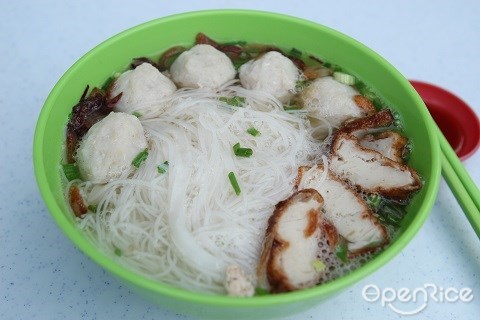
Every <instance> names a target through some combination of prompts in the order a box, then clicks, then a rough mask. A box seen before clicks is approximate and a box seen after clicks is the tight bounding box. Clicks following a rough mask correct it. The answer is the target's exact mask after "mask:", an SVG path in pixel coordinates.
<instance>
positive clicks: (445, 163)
mask: <svg viewBox="0 0 480 320" xmlns="http://www.w3.org/2000/svg"><path fill="white" fill-rule="evenodd" d="M436 128H437V137H438V142H439V144H440V150H441V153H440V157H441V159H440V160H441V164H442V173H443V174H442V175H443V177H444V178H445V180H446V181H447V184H448V186H449V187H450V190H452V193H453V195H454V196H455V198H456V199H457V201H458V204H459V205H460V207H461V208H462V210H463V212H464V213H465V215H466V216H467V219H468V221H469V222H470V225H471V226H472V227H473V230H475V233H476V234H477V236H478V237H479V238H480V191H479V190H478V187H477V186H476V185H475V182H474V181H473V180H472V178H471V177H470V175H469V174H468V172H467V170H466V169H465V167H464V166H463V165H462V163H461V162H460V159H459V158H458V157H457V155H456V154H455V151H453V149H452V147H451V146H450V144H449V143H448V141H447V139H446V138H445V136H444V135H443V133H442V132H441V131H440V129H439V128H438V127H437V126H436Z"/></svg>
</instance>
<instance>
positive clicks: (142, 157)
mask: <svg viewBox="0 0 480 320" xmlns="http://www.w3.org/2000/svg"><path fill="white" fill-rule="evenodd" d="M147 158H148V149H145V150H143V151H142V152H140V153H139V154H137V156H136V157H135V159H133V161H132V165H133V166H134V167H135V168H139V167H140V165H141V164H142V162H143V161H145V160H147Z"/></svg>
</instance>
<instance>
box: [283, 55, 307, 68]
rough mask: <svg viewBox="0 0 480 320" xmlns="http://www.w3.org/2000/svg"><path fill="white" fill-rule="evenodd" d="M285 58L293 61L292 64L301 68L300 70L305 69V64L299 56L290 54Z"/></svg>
mask: <svg viewBox="0 0 480 320" xmlns="http://www.w3.org/2000/svg"><path fill="white" fill-rule="evenodd" d="M287 58H288V59H290V60H291V61H292V62H293V64H294V65H295V66H296V67H297V68H298V69H300V70H302V71H303V70H305V68H306V67H307V65H306V64H305V62H303V60H302V59H300V58H297V57H295V56H291V55H290V56H287Z"/></svg>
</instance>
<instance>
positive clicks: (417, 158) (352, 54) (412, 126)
mask: <svg viewBox="0 0 480 320" xmlns="http://www.w3.org/2000/svg"><path fill="white" fill-rule="evenodd" d="M200 31H201V32H204V33H206V34H207V35H209V36H211V37H212V38H214V39H217V40H219V41H227V40H245V41H248V42H257V43H265V44H275V45H277V46H279V47H284V48H291V47H296V48H299V49H301V50H302V51H304V52H308V53H311V54H314V55H316V56H318V57H320V58H323V59H325V60H326V61H330V62H333V63H336V64H338V65H341V66H343V67H344V68H345V69H346V70H348V71H349V72H351V73H352V74H354V75H357V76H358V77H359V78H360V79H362V80H363V81H365V82H366V83H367V84H369V85H370V86H371V87H372V88H374V89H375V90H376V91H377V92H378V93H379V94H380V95H381V96H382V97H383V98H384V99H385V101H387V102H388V103H389V104H390V105H391V106H392V108H393V109H395V110H397V111H398V113H399V114H400V116H401V118H402V121H403V124H404V128H405V132H406V134H407V135H408V136H409V137H410V139H411V141H412V142H413V153H412V155H411V158H410V160H409V161H410V162H409V163H410V165H411V166H413V167H414V168H416V169H417V170H418V172H419V173H420V175H421V176H422V178H423V179H424V181H425V186H424V187H423V189H422V190H421V191H420V192H419V193H418V194H416V195H415V197H414V199H413V201H412V202H411V204H410V205H409V207H408V213H407V215H406V217H405V219H404V221H403V222H404V223H403V226H402V228H401V231H400V234H399V236H398V237H397V238H396V239H395V241H393V243H392V244H391V245H390V246H389V247H388V248H387V249H386V250H384V251H383V252H381V253H380V254H379V255H378V256H376V257H375V258H374V259H372V260H371V261H370V262H368V263H367V264H365V265H364V266H363V267H361V268H359V269H357V270H355V271H354V272H352V273H350V274H348V275H346V276H344V277H341V278H339V279H337V280H335V281H332V282H329V283H327V284H323V285H320V286H317V287H315V288H311V289H308V290H302V291H297V292H292V293H286V294H278V295H269V296H262V297H253V298H234V297H228V296H214V295H208V294H201V293H194V292H189V291H186V290H182V289H178V288H175V287H172V286H170V285H166V284H162V283H159V282H155V281H152V280H150V279H148V278H146V277H144V276H141V275H138V274H136V273H135V272H132V271H130V270H128V269H126V268H124V267H122V266H121V265H119V264H118V263H117V262H115V261H113V260H112V259H110V258H109V257H107V256H106V255H105V254H103V253H102V252H101V251H100V250H99V249H97V248H96V247H95V246H94V245H92V244H91V243H90V242H89V241H88V240H87V239H86V238H85V236H84V235H83V234H82V232H81V231H80V230H79V229H78V228H77V226H76V225H75V222H74V219H73V217H72V213H71V211H70V209H69V205H68V203H67V201H66V199H65V197H64V194H63V189H62V183H61V176H60V173H61V172H60V166H59V164H60V162H61V159H62V156H63V152H64V137H65V126H66V123H67V118H68V114H69V113H70V111H71V108H72V106H73V105H74V104H75V103H76V102H77V101H78V99H79V96H80V95H81V93H82V92H83V89H84V88H85V86H86V85H87V84H89V85H91V86H100V85H102V84H103V83H104V81H105V80H106V79H107V78H108V77H110V76H111V75H112V74H114V73H115V72H119V71H123V70H125V69H126V68H127V66H128V64H129V62H130V60H131V58H133V57H138V56H145V55H147V56H152V55H155V54H158V53H160V52H162V51H164V50H166V49H167V48H169V47H171V46H173V45H178V44H184V45H191V44H192V43H193V41H194V38H195V34H196V33H197V32H200ZM372 32H374V31H372ZM428 117H429V114H428V111H427V109H426V107H425V105H424V103H423V102H422V100H421V98H420V97H419V96H418V95H417V93H416V91H415V90H414V89H413V87H412V86H411V85H410V84H409V82H408V81H407V80H406V79H405V78H404V77H403V76H402V75H401V74H400V73H399V72H398V71H397V70H396V69H395V68H394V67H393V66H391V65H390V64H389V63H388V62H387V61H385V60H384V59H383V58H382V57H380V56H379V55H378V54H376V53H375V52H373V51H372V50H370V49H368V48H367V47H365V46H364V45H362V44H361V43H359V42H357V41H355V40H353V39H351V38H349V37H347V36H345V35H343V34H341V33H339V32H337V31H334V30H332V29H329V28H327V27H324V26H321V25H318V24H316V23H313V22H309V21H305V20H302V19H298V18H293V17H289V16H284V15H279V14H273V13H267V12H257V11H243V10H218V11H201V12H192V13H185V14H179V15H175V16H170V17H166V18H161V19H158V20H154V21H151V22H147V23H145V24H142V25H139V26H137V27H134V28H132V29H129V30H127V31H124V32H122V33H120V34H118V35H116V36H114V37H113V38H111V39H109V40H107V41H105V42H103V43H102V44H100V45H98V46H97V47H96V48H94V49H93V50H91V51H90V52H88V53H87V54H85V55H84V56H83V57H82V58H81V59H80V60H78V61H77V62H76V63H75V64H74V65H73V66H72V67H71V68H70V69H69V70H68V71H67V72H66V73H65V74H64V75H63V77H62V78H61V79H60V81H58V83H57V84H56V85H55V87H54V89H53V90H52V92H51V93H50V95H49V96H48V98H47V100H46V102H45V105H44V106H43V109H42V111H41V113H40V117H39V119H38V123H37V127H36V130H35V138H34V150H33V151H34V152H33V160H34V165H35V175H36V178H37V182H38V186H39V188H40V191H41V194H42V196H43V199H44V201H45V203H46V205H47V208H48V209H49V211H50V213H51V215H52V217H53V218H54V219H55V221H56V222H57V224H58V225H59V227H60V228H61V229H62V230H63V232H65V234H66V235H67V236H68V238H69V239H70V240H71V241H72V242H73V243H74V244H75V245H76V246H77V247H78V248H80V250H82V251H83V252H84V253H85V254H86V255H87V256H88V257H90V258H91V259H92V260H94V261H95V262H96V263H98V264H99V265H100V266H102V267H103V268H104V269H106V270H107V271H109V272H111V273H112V274H113V275H115V276H116V277H118V278H119V279H120V280H121V281H123V282H125V283H126V284H127V285H128V286H130V287H131V288H132V289H134V290H135V291H137V292H139V293H140V294H142V295H143V296H145V297H146V298H148V299H150V300H152V301H154V302H156V303H158V304H160V305H162V306H164V307H165V308H168V309H170V310H173V311H174V312H178V313H183V314H189V315H194V316H196V317H201V318H208V319H214V318H218V319H228V318H232V319H243V318H245V319H247V318H248V319H265V318H275V317H284V316H287V315H289V314H293V313H297V312H300V311H303V310H306V309H308V308H310V307H312V306H314V305H316V304H318V303H320V302H321V301H322V300H324V299H326V298H328V297H332V296H334V295H335V294H337V293H339V292H341V291H342V290H343V289H345V288H347V287H348V286H351V285H353V284H354V283H356V282H357V281H359V280H361V279H362V278H364V277H366V276H367V275H368V274H370V273H372V272H374V271H375V270H377V269H379V268H380V267H382V266H383V265H384V264H386V263H387V262H388V261H389V260H390V259H392V258H393V257H394V256H395V255H396V254H398V253H399V252H400V251H401V250H402V249H403V248H404V247H405V246H406V245H407V243H408V242H409V241H410V240H411V239H412V238H413V236H414V235H415V233H416V232H417V231H418V230H419V228H420V227H421V225H422V224H423V222H424V221H425V219H426V218H427V216H428V214H429V212H430V209H431V208H432V206H433V203H434V200H435V197H436V193H437V189H438V184H439V179H440V162H439V147H438V143H437V140H436V138H435V133H434V128H433V127H432V124H431V122H429V121H427V119H428Z"/></svg>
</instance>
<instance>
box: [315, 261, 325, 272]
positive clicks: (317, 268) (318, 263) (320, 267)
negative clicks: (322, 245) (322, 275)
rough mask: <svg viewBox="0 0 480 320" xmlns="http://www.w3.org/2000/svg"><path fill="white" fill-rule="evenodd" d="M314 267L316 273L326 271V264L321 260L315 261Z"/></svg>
mask: <svg viewBox="0 0 480 320" xmlns="http://www.w3.org/2000/svg"><path fill="white" fill-rule="evenodd" d="M312 266H313V269H315V271H317V272H322V271H323V270H325V263H323V261H322V260H320V259H317V260H315V261H313V262H312Z"/></svg>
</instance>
